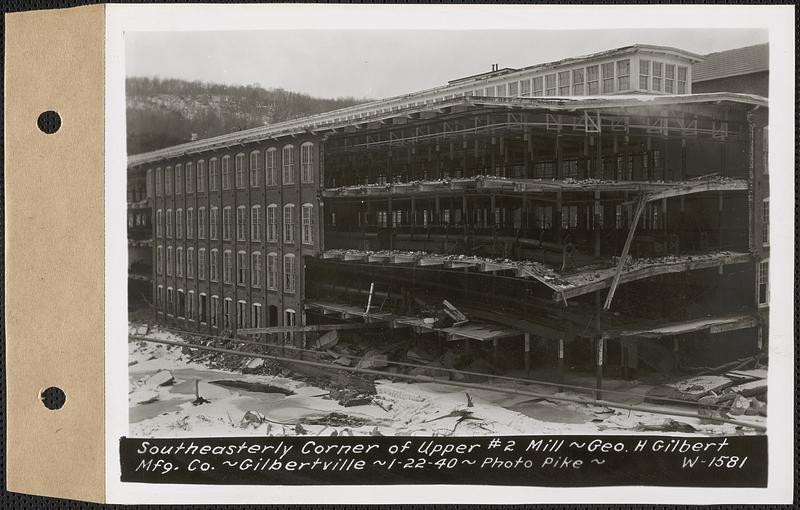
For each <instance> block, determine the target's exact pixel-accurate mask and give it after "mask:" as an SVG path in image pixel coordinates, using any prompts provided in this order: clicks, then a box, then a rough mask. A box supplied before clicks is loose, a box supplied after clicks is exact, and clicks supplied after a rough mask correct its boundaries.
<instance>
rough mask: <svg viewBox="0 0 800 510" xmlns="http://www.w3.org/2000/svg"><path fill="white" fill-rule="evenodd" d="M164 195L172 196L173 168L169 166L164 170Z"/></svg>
mask: <svg viewBox="0 0 800 510" xmlns="http://www.w3.org/2000/svg"><path fill="white" fill-rule="evenodd" d="M164 194H165V195H172V167H171V166H168V167H167V168H166V170H164Z"/></svg>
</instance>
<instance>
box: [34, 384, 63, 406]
mask: <svg viewBox="0 0 800 510" xmlns="http://www.w3.org/2000/svg"><path fill="white" fill-rule="evenodd" d="M39 397H40V398H41V400H42V403H43V404H44V406H45V407H46V408H48V409H50V410H51V411H55V410H56V409H61V408H62V407H64V403H66V401H67V395H66V393H64V390H62V389H61V388H58V387H56V386H51V387H49V388H47V389H46V390H44V391H42V393H41V394H40V395H39Z"/></svg>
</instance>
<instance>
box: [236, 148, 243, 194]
mask: <svg viewBox="0 0 800 510" xmlns="http://www.w3.org/2000/svg"><path fill="white" fill-rule="evenodd" d="M234 166H235V167H236V189H244V188H245V185H244V184H245V180H244V153H241V152H240V153H239V154H237V155H236V161H235V163H234Z"/></svg>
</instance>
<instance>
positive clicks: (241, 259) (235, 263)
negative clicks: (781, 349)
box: [128, 61, 768, 387]
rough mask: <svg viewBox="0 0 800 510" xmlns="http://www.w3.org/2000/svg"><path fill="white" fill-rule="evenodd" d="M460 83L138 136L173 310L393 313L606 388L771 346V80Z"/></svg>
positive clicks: (428, 337) (466, 346)
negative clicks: (542, 85) (514, 93)
mask: <svg viewBox="0 0 800 510" xmlns="http://www.w3.org/2000/svg"><path fill="white" fill-rule="evenodd" d="M645 62H647V61H645ZM676 65H677V64H676ZM590 67H591V66H590ZM595 68H596V66H595ZM621 68H622V69H626V70H628V72H629V71H630V62H628V64H627V65H624V66H622V67H621ZM586 69H589V68H588V67H587V68H586ZM611 69H612V70H613V66H612V68H611ZM642 69H644V68H643V67H640V68H639V71H640V72H642ZM649 69H650V68H649V63H648V67H647V73H648V74H647V76H646V80H650V79H651V78H650V76H649V72H650V71H649ZM604 72H605V71H604ZM567 74H569V73H567ZM576 76H577V75H576ZM623 77H624V76H623ZM641 78H642V77H641V76H640V79H641ZM492 79H494V78H492ZM532 79H534V80H535V79H536V78H532ZM560 79H561V78H559V80H560ZM582 80H583V78H582ZM519 83H522V82H519ZM533 83H534V90H536V89H535V83H536V82H533ZM646 83H650V82H649V81H646ZM530 84H531V82H530V81H528V86H529V87H530ZM459 86H460V85H459ZM581 86H582V85H581ZM612 88H613V87H612ZM485 90H489V89H488V88H487V89H485ZM492 90H494V91H495V92H497V91H498V90H500V89H499V87H498V88H492ZM504 90H507V91H509V92H508V96H511V92H510V88H509V89H504ZM514 90H518V91H522V90H524V86H523V85H520V86H519V87H516V86H515V89H514ZM621 90H622V89H620V90H619V91H621ZM439 92H441V94H439ZM439 92H436V94H439V96H436V97H433V96H432V99H430V100H428V99H426V100H424V101H422V100H420V101H416V100H414V101H412V99H414V97H412V96H408V97H404V98H403V101H400V99H398V98H393V99H392V100H391V101H389V102H387V103H385V104H369V105H366V106H363V107H362V106H359V107H354V108H357V109H358V111H357V112H356V110H353V112H356V113H352V114H350V113H348V112H349V111H350V109H348V111H340V112H331V113H330V114H321V115H317V116H314V117H309V118H306V119H297V120H293V121H290V122H287V123H282V124H277V125H274V126H266V127H263V128H256V129H254V130H249V131H246V132H242V133H234V134H230V135H225V136H222V137H217V138H214V139H210V140H201V141H195V142H191V143H188V144H184V145H182V146H176V147H171V148H168V149H162V150H160V151H155V152H153V153H148V154H143V155H137V156H132V157H130V158H129V162H128V163H129V174H135V175H146V176H147V177H146V178H147V197H148V198H147V204H148V206H150V207H152V218H151V221H152V225H153V226H154V227H153V230H154V234H155V235H154V236H153V238H154V239H153V241H152V244H153V247H154V249H153V250H152V264H151V265H152V268H153V274H152V277H153V290H152V301H153V303H154V310H155V322H157V323H159V324H164V325H168V326H173V327H177V328H179V329H181V330H191V331H207V332H211V333H213V334H217V335H227V334H235V333H236V332H237V331H242V330H250V331H249V332H252V330H254V329H255V330H258V329H259V328H265V327H266V328H275V327H279V328H282V331H280V332H279V335H280V339H281V340H282V341H284V342H294V343H295V344H305V345H304V346H308V345H313V342H314V340H315V339H314V333H315V332H314V331H313V329H304V327H305V326H309V325H324V324H330V323H331V321H339V322H351V323H352V322H358V323H365V324H370V328H369V329H370V331H374V326H375V324H380V325H382V326H381V328H382V329H386V330H387V332H389V333H387V334H390V332H392V331H393V330H399V331H403V332H405V333H403V334H406V333H407V334H410V335H413V336H415V338H416V337H419V339H420V341H422V342H427V343H429V344H437V343H439V342H441V343H447V344H448V346H449V348H452V349H460V350H462V351H464V352H478V353H479V354H480V353H485V354H486V357H487V358H490V359H491V360H492V364H493V365H494V367H495V368H496V369H499V368H504V369H506V370H517V369H525V370H526V371H528V372H529V371H530V369H531V367H532V366H536V367H539V368H545V369H546V368H547V367H553V368H554V369H555V370H557V373H558V374H559V375H558V376H559V377H561V378H563V377H564V374H565V372H568V371H569V370H570V369H572V370H574V371H578V370H582V369H587V370H591V371H594V372H595V373H596V377H597V385H598V387H600V386H601V380H602V377H603V374H604V373H605V372H606V371H609V370H610V368H609V365H613V366H614V370H616V369H617V368H618V369H619V370H620V373H621V374H622V375H625V376H628V377H635V376H636V371H637V370H638V369H639V368H640V367H641V368H643V369H657V370H672V369H676V368H679V367H685V366H699V365H701V364H703V363H708V362H709V361H710V360H714V359H723V360H724V359H726V358H734V357H736V356H738V355H744V354H750V353H752V352H753V351H755V350H757V349H763V348H764V347H765V345H764V343H763V341H762V339H763V338H766V337H765V335H764V333H763V332H764V331H765V328H766V314H764V313H760V312H759V305H762V306H763V305H764V303H765V300H766V297H765V296H766V295H767V294H768V287H766V286H764V285H763V281H765V278H764V271H765V269H763V268H764V260H762V256H761V255H760V253H761V251H760V250H759V248H760V246H761V242H762V239H766V237H765V235H766V234H765V232H766V230H765V228H766V227H765V225H767V224H766V223H765V220H764V218H763V214H764V209H762V207H761V206H760V197H759V196H758V194H759V191H758V190H759V189H760V188H759V187H758V186H754V182H756V180H757V179H756V177H755V176H763V175H765V174H766V170H767V168H766V166H767V161H766V158H765V157H762V155H763V154H764V152H765V150H766V145H765V143H764V141H765V140H766V136H765V133H766V125H767V123H768V110H767V101H766V100H765V99H764V98H760V97H757V96H752V95H746V94H730V93H712V94H694V95H692V94H684V95H669V94H665V95H661V94H659V95H607V96H604V97H603V96H583V97H578V96H574V97H491V96H488V95H487V96H483V95H481V94H477V93H474V91H469V93H467V92H464V93H463V95H461V96H454V95H453V94H444V92H446V91H444V90H443V91H439ZM660 92H666V91H665V90H661V91H660ZM520 93H521V92H520ZM420 94H423V93H420ZM398 101H400V102H398ZM390 103H391V106H387V105H389V104H390ZM756 204H758V206H756ZM766 221H768V220H766ZM445 303H446V304H445ZM762 311H763V309H762ZM292 328H295V329H296V331H295V330H293V329H292ZM381 328H379V329H381ZM295 332H296V333H297V334H295ZM272 333H275V332H274V331H272ZM307 333H308V334H307ZM276 334H278V333H276ZM437 339H438V341H439V342H437ZM484 346H485V347H484ZM615 373H616V372H615Z"/></svg>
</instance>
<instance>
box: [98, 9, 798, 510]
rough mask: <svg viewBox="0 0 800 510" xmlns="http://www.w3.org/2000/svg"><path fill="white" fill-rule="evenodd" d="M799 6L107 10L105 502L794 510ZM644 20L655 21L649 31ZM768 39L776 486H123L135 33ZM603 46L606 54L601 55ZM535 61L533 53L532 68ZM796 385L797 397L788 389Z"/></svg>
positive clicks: (772, 480) (771, 432)
mask: <svg viewBox="0 0 800 510" xmlns="http://www.w3.org/2000/svg"><path fill="white" fill-rule="evenodd" d="M794 19H795V14H794V6H791V5H783V6H744V5H737V6H728V5H674V6H665V5H660V6H655V5H652V6H651V5H613V6H612V5H607V6H596V5H595V6H592V5H562V6H553V5H538V6H532V5H517V6H514V5H503V6H500V5H497V6H494V5H430V6H426V5H332V4H331V5H329V4H322V5H313V4H280V5H187V4H183V5H145V4H138V5H136V4H131V5H107V6H106V48H105V49H106V82H105V86H106V105H105V108H106V147H105V148H106V153H105V154H106V156H105V158H106V181H105V193H106V195H105V221H106V236H105V246H106V268H105V285H106V308H105V321H106V343H105V346H106V353H105V354H106V357H105V360H106V367H105V368H106V370H105V374H106V378H105V381H106V402H105V405H106V428H105V430H106V499H107V501H108V502H109V503H128V504H133V503H137V504H148V503H165V504H167V503H172V504H191V503H197V504H208V503H231V504H234V503H270V504H279V503H308V504H311V503H314V504H322V503H327V504H336V503H363V504H366V503H384V504H390V503H395V504H396V503H474V504H491V503H495V504H498V503H503V504H520V503H593V504H599V503H654V504H655V503H674V504H698V503H703V504H725V503H736V504H746V503H759V504H767V503H791V501H792V495H793V488H794V481H793V472H794V470H793V455H794V447H793V444H794V443H793V438H792V431H793V428H794V333H793V331H794V323H793V319H794V301H793V299H794V293H793V289H794V286H793V282H794V215H793V214H790V213H788V211H794V160H793V155H794V143H793V142H794V132H795V131H794V104H795V103H794V83H795V82H794V79H795V77H794V61H795V59H794V51H795V50H794V48H795V43H794ZM643 20H646V21H643ZM367 28H368V29H376V30H402V29H416V30H424V29H431V30H488V29H514V30H553V29H554V28H557V29H575V30H578V29H582V30H585V29H610V28H617V29H626V28H627V29H642V28H652V29H669V28H673V29H676V28H751V29H752V28H762V29H768V30H769V42H770V89H769V91H770V104H771V105H778V107H777V108H771V111H770V144H769V161H770V166H771V169H770V177H771V178H770V181H771V184H772V186H771V193H770V195H771V196H770V198H771V206H772V210H773V211H784V212H787V213H785V214H770V220H771V225H770V226H771V228H770V236H771V237H770V244H771V245H770V261H771V269H772V270H771V271H770V294H771V304H770V331H769V333H770V338H769V350H770V352H769V354H770V365H769V376H768V383H769V384H768V385H769V394H768V397H769V398H768V400H769V403H770V405H769V413H770V414H769V417H768V437H769V486H768V488H766V489H744V488H741V489H740V488H683V487H674V488H673V487H650V486H644V487H619V486H615V487H586V488H550V487H506V486H486V485H458V486H453V485H427V486H426V485H413V486H408V485H390V486H379V485H375V486H358V490H354V488H353V487H352V486H335V485H326V486H267V485H265V486H250V485H246V486H243V485H237V486H224V485H169V484H164V485H160V484H152V485H151V484H137V483H122V482H120V467H119V438H120V437H121V436H124V435H127V434H128V426H129V425H128V411H127V410H128V403H127V394H128V366H127V362H128V359H127V355H128V349H127V293H126V291H125V289H126V288H127V271H126V268H127V264H126V261H127V239H126V236H125V232H126V209H125V203H126V199H125V197H126V179H125V173H126V172H125V169H126V167H127V165H126V150H125V147H126V141H125V60H124V57H125V43H124V34H125V32H127V31H202V30H270V29H273V30H277V29H280V30H291V29H298V30H300V29H303V30H320V29H328V30H329V29H336V30H347V29H352V30H365V29H367ZM602 46H603V45H602V42H601V41H599V42H598V50H601V49H605V48H604V47H602ZM531 60H532V61H535V55H533V56H532V58H531ZM790 388H791V390H789V389H790Z"/></svg>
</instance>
